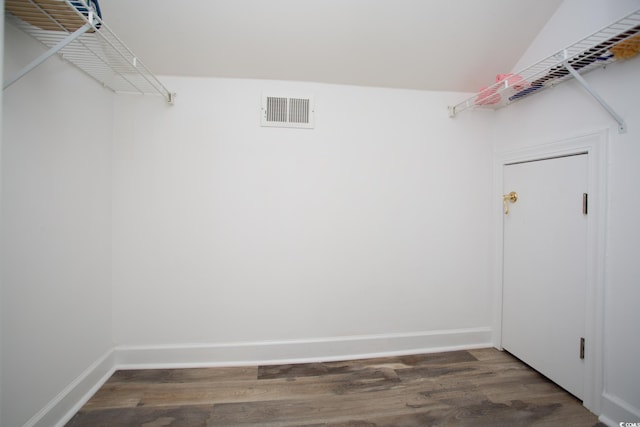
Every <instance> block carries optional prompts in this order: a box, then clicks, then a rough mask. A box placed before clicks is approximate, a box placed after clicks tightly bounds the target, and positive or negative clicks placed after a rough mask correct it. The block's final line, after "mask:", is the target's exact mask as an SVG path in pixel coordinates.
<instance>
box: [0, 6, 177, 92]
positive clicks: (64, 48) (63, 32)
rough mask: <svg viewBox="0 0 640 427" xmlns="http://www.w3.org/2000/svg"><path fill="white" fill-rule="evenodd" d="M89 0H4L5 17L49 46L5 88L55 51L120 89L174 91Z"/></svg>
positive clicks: (124, 90) (94, 77)
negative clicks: (123, 39) (138, 55)
mask: <svg viewBox="0 0 640 427" xmlns="http://www.w3.org/2000/svg"><path fill="white" fill-rule="evenodd" d="M88 3H89V2H88V1H87V0H5V2H4V7H5V12H6V15H7V16H8V17H9V18H10V19H11V20H12V22H13V23H14V24H15V25H16V26H17V27H19V28H20V29H22V30H23V31H24V32H26V33H27V34H29V35H31V36H32V37H34V38H35V39H37V40H39V41H40V42H42V43H43V44H44V45H45V46H47V47H48V48H49V49H48V50H47V51H46V52H44V53H43V54H42V55H40V56H38V57H37V58H35V59H34V60H33V61H32V62H31V63H29V64H28V65H27V66H25V67H24V68H23V69H22V70H20V72H19V73H17V74H16V75H14V76H9V77H10V78H9V79H8V80H6V81H5V82H4V85H3V88H4V89H6V88H7V87H9V86H10V85H11V84H13V83H14V82H16V81H17V80H18V79H20V78H21V77H23V76H24V75H26V74H27V73H28V72H29V71H31V70H33V69H34V68H36V67H37V66H38V65H40V64H41V63H42V62H44V61H46V60H47V59H48V58H49V57H51V56H52V55H54V54H56V53H57V54H58V55H60V56H61V57H62V58H64V59H65V60H67V61H68V62H70V63H71V64H73V65H75V66H76V67H77V68H78V69H80V70H81V71H83V72H84V73H86V74H88V75H89V76H91V77H92V78H93V79H95V80H96V81H98V82H99V83H100V84H102V85H103V86H104V87H106V88H108V89H110V90H111V91H113V92H116V93H133V94H143V95H161V96H162V97H163V98H165V99H166V100H167V102H169V103H173V100H174V97H175V94H173V93H171V92H170V91H169V90H168V89H167V88H166V87H165V86H164V85H163V84H162V83H161V82H160V81H159V80H158V79H157V78H156V77H155V76H154V75H153V73H151V71H150V70H149V69H148V68H147V67H146V66H145V65H144V64H143V63H142V61H140V59H139V58H138V57H137V56H136V55H134V54H133V52H131V50H130V49H129V48H128V47H127V46H126V45H125V44H124V43H123V42H122V40H120V39H119V38H118V37H117V36H116V35H115V34H114V33H113V32H112V31H111V30H110V29H109V27H108V26H107V25H106V24H105V23H104V22H103V21H102V19H101V18H100V17H99V16H98V15H97V14H96V12H95V10H94V9H93V8H92V7H90V6H89V4H88Z"/></svg>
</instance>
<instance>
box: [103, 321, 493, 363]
mask: <svg viewBox="0 0 640 427" xmlns="http://www.w3.org/2000/svg"><path fill="white" fill-rule="evenodd" d="M491 334H492V331H491V328H488V327H486V328H470V329H455V330H443V331H430V332H419V333H406V334H381V335H362V336H348V337H333V338H319V339H304V340H288V341H258V342H240V343H222V344H186V345H164V346H162V345H160V346H118V347H116V348H115V354H116V367H117V368H118V369H158V368H195V367H215V366H240V365H256V364H260V365H268V364H278V363H310V362H321V361H324V362H328V361H334V360H350V359H360V358H370V357H386V356H398V355H408V354H419V353H435V352H442V351H451V350H463V349H471V348H482V347H492V343H491Z"/></svg>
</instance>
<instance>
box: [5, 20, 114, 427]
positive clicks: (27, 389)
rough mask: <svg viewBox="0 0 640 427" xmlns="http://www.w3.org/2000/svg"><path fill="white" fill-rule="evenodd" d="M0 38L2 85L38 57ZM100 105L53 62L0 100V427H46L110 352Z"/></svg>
mask: <svg viewBox="0 0 640 427" xmlns="http://www.w3.org/2000/svg"><path fill="white" fill-rule="evenodd" d="M5 30H6V34H5V45H4V60H5V70H4V72H5V75H13V73H15V72H16V71H17V70H18V68H19V67H21V66H22V65H24V64H26V63H27V62H28V61H30V60H31V59H33V58H34V57H35V56H37V55H38V54H39V53H40V52H41V51H42V47H41V46H40V45H39V44H38V43H36V42H35V41H33V40H32V39H31V38H29V37H28V36H26V35H25V34H23V33H22V32H20V31H19V30H17V29H16V28H15V27H14V26H13V25H11V24H10V23H8V22H7V23H6V24H5ZM112 98H113V96H112V94H111V93H108V92H106V91H105V90H104V89H102V88H101V87H100V86H99V85H97V84H96V83H95V82H94V81H92V80H90V79H88V78H87V77H86V76H85V75H84V74H81V73H79V72H77V71H75V70H73V69H72V68H71V67H70V66H69V65H68V64H66V63H64V62H63V61H61V60H59V59H58V58H56V57H54V58H51V59H49V60H48V62H47V63H45V64H44V65H42V66H41V67H40V68H38V69H36V70H34V71H32V72H31V73H30V74H29V75H27V76H26V77H24V78H23V79H22V80H20V81H19V82H17V83H15V84H14V85H13V86H11V87H10V88H8V89H7V90H6V91H5V92H4V102H3V110H4V115H3V123H4V127H3V131H2V132H3V133H2V165H1V171H2V176H1V182H2V187H1V199H2V212H1V215H2V222H1V225H2V227H1V232H2V261H1V262H2V264H1V270H2V277H1V280H2V287H3V288H2V307H1V312H2V322H1V325H2V357H1V361H2V369H1V372H2V390H3V394H2V425H3V426H8V427H14V426H20V425H23V424H24V423H26V422H28V421H29V420H31V421H30V425H33V424H38V423H39V424H38V425H49V426H50V425H53V421H57V420H58V419H59V415H60V414H59V413H58V412H61V413H64V412H65V411H66V410H68V409H69V407H68V406H67V407H65V404H68V403H69V402H65V401H64V398H65V395H64V392H65V391H68V390H69V389H68V387H69V386H71V385H72V383H74V382H75V381H77V380H78V379H79V378H81V377H82V374H83V372H84V371H85V370H86V369H88V368H89V367H90V366H92V365H93V364H95V363H96V362H97V361H99V360H100V359H101V358H102V357H103V356H104V355H105V354H107V353H108V352H109V351H110V349H111V348H112V346H113V344H112V339H111V314H112V310H111V307H112V304H111V287H110V268H111V252H110V251H111V240H110V239H111V204H110V199H111V194H110V193H111V171H110V168H111V151H110V150H111V139H112V123H113V117H112V111H113V101H112ZM61 399H62V401H63V402H62V405H57V404H59V403H60V401H61ZM73 399H77V397H76V396H74V397H73ZM73 399H72V400H73ZM71 403H72V404H73V403H76V402H73V401H72V402H71ZM39 411H43V412H39ZM41 415H44V418H41ZM51 416H52V417H53V418H51ZM52 420H53V421H52Z"/></svg>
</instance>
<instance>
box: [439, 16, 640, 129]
mask: <svg viewBox="0 0 640 427" xmlns="http://www.w3.org/2000/svg"><path fill="white" fill-rule="evenodd" d="M637 46H640V9H639V10H636V11H635V12H633V13H631V14H629V15H627V16H625V17H624V18H622V19H620V20H619V21H616V22H614V23H612V24H611V25H608V26H607V27H605V28H603V29H601V30H600V31H597V32H595V33H593V34H592V35H590V36H588V37H586V38H584V39H583V40H580V41H579V42H577V43H574V44H572V45H571V46H569V47H567V48H565V49H563V50H561V51H559V52H558V53H556V54H555V55H552V56H550V57H548V58H546V59H544V60H542V61H540V62H538V63H537V64H534V65H532V66H530V67H528V68H526V69H524V70H522V71H520V72H518V73H516V74H514V75H512V76H511V77H508V78H505V79H503V80H500V81H498V82H496V83H494V84H492V85H490V86H488V87H487V88H486V89H483V90H481V91H480V92H479V93H477V94H476V95H474V96H472V97H470V98H468V99H466V100H464V101H462V102H460V103H459V104H457V105H455V106H452V107H449V115H450V116H451V117H455V116H456V115H457V114H458V113H460V112H462V111H465V110H473V109H494V110H495V109H498V108H502V107H504V106H507V105H509V104H511V103H513V102H516V101H519V100H521V99H523V98H526V97H528V96H531V95H532V94H535V93H538V92H540V91H542V90H544V89H546V88H549V87H553V86H555V85H557V84H559V83H562V82H564V81H566V80H569V79H572V78H574V79H576V80H577V81H578V82H579V83H580V84H581V85H582V86H583V87H584V88H585V89H586V90H587V91H589V93H590V94H591V95H592V96H594V98H596V100H597V101H598V102H599V103H600V104H601V105H602V106H603V107H604V108H605V109H606V110H607V112H608V113H609V114H611V116H612V117H613V118H614V119H615V120H616V121H617V122H618V130H619V131H620V132H625V131H626V125H625V123H624V120H623V119H622V118H621V117H620V116H619V115H618V114H616V112H615V111H614V110H613V109H612V108H611V107H610V106H609V105H608V104H607V103H606V102H605V101H604V100H603V99H602V98H601V97H600V96H599V95H598V94H597V93H596V92H595V91H594V90H593V89H592V88H591V87H590V86H589V85H588V83H587V82H586V81H585V80H584V78H583V77H582V76H581V75H582V74H585V73H587V72H589V71H591V70H593V69H596V68H600V67H603V66H605V65H607V64H610V63H612V62H615V61H617V60H619V58H621V57H622V58H624V57H625V55H624V53H625V52H624V50H625V49H626V50H633V49H634V48H636V47H637ZM614 52H615V54H614ZM513 76H517V77H513Z"/></svg>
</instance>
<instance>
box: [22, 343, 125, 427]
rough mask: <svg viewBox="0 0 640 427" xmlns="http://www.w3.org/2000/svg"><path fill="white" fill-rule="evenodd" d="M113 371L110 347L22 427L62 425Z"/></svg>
mask: <svg viewBox="0 0 640 427" xmlns="http://www.w3.org/2000/svg"><path fill="white" fill-rule="evenodd" d="M114 371H115V358H114V350H113V349H111V350H109V351H107V352H106V353H105V354H104V355H103V356H102V357H100V358H99V359H98V360H96V361H95V362H94V363H92V364H91V366H89V367H88V368H87V369H85V371H84V372H83V373H82V374H80V375H79V376H78V377H77V378H76V379H75V380H73V381H72V382H71V384H69V385H68V386H67V387H65V388H64V389H63V390H62V391H61V392H60V393H58V395H57V396H56V397H54V398H53V399H52V400H51V401H50V402H49V403H47V404H46V405H45V406H44V408H42V409H41V410H40V411H38V413H37V414H35V415H34V416H33V417H31V419H30V420H29V421H27V422H26V423H25V424H24V426H23V427H51V426H56V427H62V426H64V425H65V424H66V423H67V422H68V421H69V420H70V419H71V417H73V415H74V414H75V413H76V412H77V411H78V410H79V409H80V408H81V407H82V405H84V404H85V402H87V401H88V400H89V398H91V396H93V394H94V393H95V392H96V391H97V390H98V389H99V388H100V387H101V386H102V384H104V383H105V381H107V379H109V377H110V376H111V375H112V374H113V372H114Z"/></svg>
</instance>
